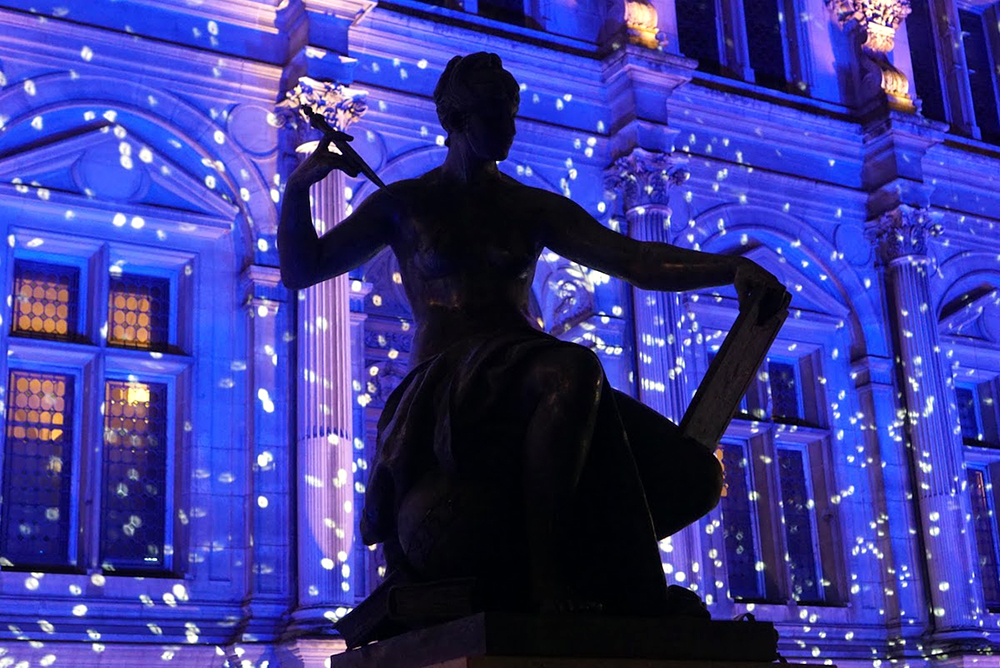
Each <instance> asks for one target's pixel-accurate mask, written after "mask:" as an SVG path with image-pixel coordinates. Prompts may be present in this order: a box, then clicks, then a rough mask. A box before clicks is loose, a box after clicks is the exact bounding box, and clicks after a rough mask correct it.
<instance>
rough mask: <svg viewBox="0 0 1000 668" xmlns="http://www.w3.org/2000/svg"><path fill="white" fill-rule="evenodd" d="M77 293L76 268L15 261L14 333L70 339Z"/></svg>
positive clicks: (73, 327) (73, 326)
mask: <svg viewBox="0 0 1000 668" xmlns="http://www.w3.org/2000/svg"><path fill="white" fill-rule="evenodd" d="M79 295H80V270H79V269H78V268H76V267H69V266H63V265H57V264H47V263H42V262H32V261H28V260H16V261H15V263H14V304H13V310H14V313H13V326H12V327H13V331H14V333H16V334H28V335H32V336H40V337H45V338H54V339H70V338H73V337H74V335H75V334H76V321H77V305H78V302H79Z"/></svg>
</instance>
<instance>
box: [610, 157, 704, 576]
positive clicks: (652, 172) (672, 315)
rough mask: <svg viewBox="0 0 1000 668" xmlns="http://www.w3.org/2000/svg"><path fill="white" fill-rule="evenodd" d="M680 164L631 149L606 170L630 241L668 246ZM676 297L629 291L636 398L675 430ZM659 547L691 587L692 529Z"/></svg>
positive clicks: (696, 546)
mask: <svg viewBox="0 0 1000 668" xmlns="http://www.w3.org/2000/svg"><path fill="white" fill-rule="evenodd" d="M686 163H687V159H686V158H684V157H682V156H678V155H671V154H668V153H660V152H653V151H646V150H644V149H641V148H636V149H634V150H633V151H632V152H630V153H629V154H627V155H625V156H623V157H621V158H618V159H617V160H615V162H614V163H613V164H612V165H611V167H609V168H608V173H607V177H606V185H607V187H608V189H609V190H613V191H614V192H616V193H617V196H618V197H619V198H621V200H622V206H623V209H624V213H625V220H626V223H627V227H628V235H629V236H630V237H632V238H633V239H636V240H638V241H645V242H658V243H669V242H670V240H671V237H672V236H673V235H672V234H671V229H670V227H671V220H670V213H671V211H670V191H671V190H672V189H673V188H674V187H675V186H677V185H679V184H681V183H683V182H684V181H685V180H686V179H687V177H688V172H687V171H685V169H684V168H683V166H684V165H685V164H686ZM681 297H682V295H681V294H680V293H676V292H659V291H653V290H640V289H639V288H632V311H633V318H634V324H635V329H634V331H635V351H636V379H635V380H636V387H637V388H638V398H639V400H640V401H641V402H642V403H644V404H645V405H647V406H649V407H650V408H652V409H653V410H655V411H656V412H657V413H660V414H661V415H663V416H665V417H667V418H669V419H670V420H672V421H673V422H674V423H675V424H676V423H679V422H680V420H681V418H682V417H683V415H684V410H685V408H686V407H687V403H688V399H689V397H690V396H691V390H693V389H694V388H692V387H690V386H689V383H688V376H689V374H688V373H686V371H685V355H684V350H683V347H682V346H681V342H680V340H681V338H682V337H681V331H682V327H683V324H684V317H683V314H684V310H683V306H682V303H681ZM664 447H669V444H664ZM661 547H662V549H663V551H664V552H665V553H666V555H668V556H666V561H669V562H670V563H671V564H672V565H673V566H674V572H675V573H679V572H684V573H685V581H684V582H683V584H684V585H685V586H690V585H691V584H695V585H697V584H698V582H697V580H698V575H697V574H695V573H689V572H688V571H689V570H690V564H692V563H694V562H698V561H700V554H701V550H700V536H699V535H698V525H693V526H690V527H688V528H686V529H683V530H682V531H680V532H678V533H677V534H675V535H673V536H671V537H669V538H668V539H667V540H666V541H664V544H663V545H662V546H661ZM700 572H701V570H700V569H699V573H700Z"/></svg>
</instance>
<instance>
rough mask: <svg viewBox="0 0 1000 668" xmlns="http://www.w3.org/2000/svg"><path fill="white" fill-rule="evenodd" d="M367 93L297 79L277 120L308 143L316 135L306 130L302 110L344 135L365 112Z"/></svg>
mask: <svg viewBox="0 0 1000 668" xmlns="http://www.w3.org/2000/svg"><path fill="white" fill-rule="evenodd" d="M367 97H368V91H364V90H360V89H357V88H349V87H347V86H343V85H341V84H337V83H333V82H330V81H317V80H316V79H311V78H310V77H299V82H298V83H297V84H296V85H295V87H294V88H292V89H291V90H290V91H288V92H286V93H285V99H284V100H282V101H281V102H279V103H278V104H277V108H278V115H279V118H281V119H283V120H284V122H285V123H286V124H290V127H291V128H292V129H294V130H295V131H296V132H297V133H298V135H299V137H298V138H299V139H301V140H303V141H307V140H308V139H310V138H312V139H315V138H316V137H315V136H313V137H310V135H318V133H316V132H315V131H314V130H312V129H311V128H310V126H309V120H308V118H307V117H306V114H305V112H304V111H303V108H305V107H308V108H310V109H312V110H313V111H314V112H316V113H317V114H320V115H321V116H323V118H325V119H326V121H327V122H328V123H329V124H330V125H331V126H333V128H334V129H335V130H340V131H341V132H347V129H348V128H349V127H350V126H351V124H352V123H354V122H355V121H357V120H358V119H360V118H361V117H362V116H363V115H364V114H365V112H366V111H368V103H367Z"/></svg>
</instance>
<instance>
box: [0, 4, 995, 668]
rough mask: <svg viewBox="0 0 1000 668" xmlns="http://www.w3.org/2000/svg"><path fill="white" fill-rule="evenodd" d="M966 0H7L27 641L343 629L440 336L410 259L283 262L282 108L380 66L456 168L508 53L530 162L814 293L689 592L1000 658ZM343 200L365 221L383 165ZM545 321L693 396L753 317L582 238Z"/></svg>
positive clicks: (212, 653) (542, 282) (3, 385)
mask: <svg viewBox="0 0 1000 668" xmlns="http://www.w3.org/2000/svg"><path fill="white" fill-rule="evenodd" d="M515 4H516V3H515ZM628 4H636V5H637V6H636V7H631V8H629V7H627V5H628ZM960 4H961V9H959V8H956V7H952V6H951V5H948V3H937V2H924V1H923V0H921V1H919V2H918V0H850V1H837V2H834V1H833V0H796V1H795V2H776V3H771V2H757V3H743V5H742V6H741V10H742V11H743V14H740V15H738V16H735V18H733V17H729V15H728V14H727V15H726V16H720V15H716V11H715V10H716V7H714V6H713V5H711V3H709V4H705V3H700V2H691V3H687V2H683V3H681V2H674V1H673V0H663V1H662V2H654V3H652V4H649V3H642V2H639V1H638V0H629V3H603V2H601V3H598V2H593V1H585V2H575V3H571V2H568V1H563V0H549V1H546V2H543V3H541V4H539V3H525V4H524V6H523V7H521V6H520V5H517V6H515V5H511V4H510V3H507V2H505V3H499V4H498V3H483V2H480V3H476V2H474V1H473V2H469V1H467V2H457V3H426V2H420V1H419V0H399V1H398V2H397V3H394V5H398V6H394V7H389V6H374V5H373V6H361V5H358V7H357V8H354V7H353V5H350V6H348V5H344V6H343V7H338V8H337V9H335V10H334V9H330V10H327V9H322V10H321V9H319V8H317V7H314V6H313V5H312V4H311V3H308V2H301V1H300V0H283V1H282V2H280V3H254V2H247V3H226V2H222V1H221V0H205V1H204V2H200V3H197V6H195V5H194V4H184V3H180V4H178V3H168V2H159V1H158V0H143V1H138V0H135V1H132V0H129V1H120V2H115V3H113V4H111V3H102V2H67V1H66V0H60V1H58V2H57V1H56V0H40V1H38V0H32V2H28V1H27V0H9V1H8V2H6V3H5V4H4V7H3V8H0V37H2V39H0V212H2V214H3V215H2V216H0V226H2V228H3V230H2V234H0V238H3V239H5V240H6V241H7V243H6V244H5V246H4V253H3V255H2V256H0V288H2V289H3V290H4V291H5V292H6V294H7V299H6V300H5V301H4V302H3V303H4V304H5V307H4V308H3V309H0V347H2V348H3V350H5V351H6V352H5V354H4V355H2V356H0V366H2V368H0V379H2V382H0V413H2V414H3V416H4V419H5V427H4V429H3V430H2V434H3V437H2V447H0V472H2V475H3V479H2V480H0V489H2V494H3V498H2V511H0V609H2V610H3V612H2V613H0V622H2V623H0V666H16V667H20V666H33V665H40V666H60V665H81V666H82V665H131V664H139V663H142V664H143V665H145V664H154V663H168V664H170V665H191V666H206V665H213V666H223V665H228V666H241V667H254V668H274V667H275V666H286V665H288V666H300V665H307V666H313V665H316V666H319V665H322V661H323V659H322V657H323V656H325V655H328V654H330V653H332V652H334V651H338V649H339V648H340V647H342V645H341V644H339V641H338V640H337V639H336V638H330V637H323V636H322V635H321V634H320V633H319V631H321V630H322V629H324V628H327V627H328V625H329V623H330V621H331V620H334V619H337V618H339V617H340V616H342V615H343V614H345V613H346V612H347V611H348V610H349V609H351V608H352V607H353V606H354V605H355V604H356V603H357V602H358V601H359V600H360V599H361V598H363V597H364V595H365V594H366V593H367V592H368V591H370V590H371V589H372V588H373V587H374V586H375V585H376V584H377V582H378V580H379V577H380V576H381V575H382V574H383V573H384V561H383V559H382V556H381V554H380V552H379V551H378V550H369V549H368V548H365V547H364V546H362V545H360V544H359V541H356V540H354V536H355V535H356V531H355V523H356V521H357V520H356V516H357V513H356V512H355V511H356V509H357V508H358V507H359V504H360V503H361V501H362V499H363V493H364V489H365V488H364V486H365V483H366V471H367V467H368V461H369V460H370V458H371V455H372V451H371V448H372V447H373V444H374V438H373V435H374V429H375V421H376V420H377V417H378V414H379V411H380V409H381V407H382V406H383V405H384V402H385V399H386V397H387V396H388V394H389V393H390V392H391V391H392V389H393V388H394V387H395V384H396V383H398V382H399V380H400V379H401V378H402V377H403V376H404V375H405V373H406V369H407V365H408V359H409V353H410V348H411V346H412V336H413V323H412V317H411V314H410V311H409V307H408V305H407V303H406V299H405V295H404V293H403V291H402V286H401V278H400V274H399V271H398V267H397V266H396V265H395V260H394V258H393V257H392V256H391V255H389V254H383V255H381V256H378V257H376V258H374V259H373V260H372V261H371V262H369V263H368V264H367V265H365V266H364V267H363V268H361V269H359V270H358V271H357V272H355V273H353V274H352V275H351V276H350V277H346V278H344V279H342V280H341V281H340V282H337V281H331V282H329V283H328V287H327V288H324V290H326V291H325V292H322V293H307V292H306V291H300V292H293V291H289V290H287V289H285V288H284V287H283V286H282V284H281V282H280V279H279V277H278V272H277V253H276V246H275V230H276V226H277V215H276V212H277V206H278V205H280V202H281V198H282V194H283V189H284V178H285V176H286V175H287V174H288V173H289V172H290V170H291V167H292V165H294V161H295V160H296V159H297V158H296V156H295V147H296V145H297V142H298V140H299V139H300V138H299V137H297V136H296V135H295V132H294V131H293V130H292V128H290V127H289V124H288V120H287V115H285V114H283V113H282V111H281V109H280V108H278V107H277V103H278V102H279V101H280V100H282V99H284V94H285V92H286V91H288V90H290V89H291V88H292V87H293V86H294V85H295V84H296V83H297V82H298V81H299V80H300V78H301V77H308V78H311V79H313V80H316V81H332V82H337V83H341V84H345V85H350V86H351V87H352V89H356V90H358V91H365V92H367V106H368V111H367V113H366V114H365V115H364V116H363V117H361V118H358V119H354V120H353V125H352V127H351V130H350V131H351V133H352V134H354V135H355V137H356V140H355V142H354V146H355V148H356V150H358V152H359V153H360V154H361V155H362V156H363V157H364V158H365V160H366V161H367V162H368V163H369V164H370V165H372V167H374V168H375V169H376V170H377V171H378V173H379V174H380V175H381V177H382V178H383V179H384V180H385V181H387V182H392V181H396V180H399V179H402V178H408V177H412V176H415V175H418V174H421V173H423V172H425V171H427V170H428V169H430V168H431V167H433V166H436V165H437V164H439V163H440V161H441V160H442V159H443V157H444V153H445V148H444V141H445V137H444V133H443V131H442V130H441V128H440V127H439V126H438V124H437V120H436V117H435V114H434V110H433V107H432V105H431V103H430V101H429V96H430V92H431V90H432V89H433V86H434V83H435V82H436V80H437V77H438V76H439V75H440V72H441V70H442V69H443V67H444V64H445V62H446V61H447V60H448V58H449V57H450V56H451V55H453V54H455V53H467V52H471V51H478V50H488V51H495V52H497V53H499V54H500V55H501V56H502V57H503V59H504V62H505V64H506V65H507V66H508V68H509V69H511V70H512V71H513V72H514V73H515V75H516V76H517V78H518V80H519V81H520V82H522V83H521V88H522V90H521V99H522V104H521V110H520V114H519V119H518V132H519V134H518V137H517V139H516V140H515V144H514V149H513V151H512V152H511V156H510V158H509V159H508V160H507V161H505V162H504V163H502V164H501V169H502V170H504V171H505V173H507V174H509V175H510V176H512V177H514V178H517V179H518V180H520V181H521V182H523V183H526V184H528V185H532V186H536V187H541V188H546V189H548V190H551V191H553V192H559V193H562V194H564V195H565V196H567V197H571V198H573V199H574V200H575V201H577V202H578V203H579V204H580V205H581V206H583V207H584V208H585V209H586V210H587V211H589V212H590V213H591V214H592V215H594V216H595V217H596V218H597V219H598V220H600V221H601V222H602V223H603V224H605V225H606V226H608V227H609V228H610V229H613V230H615V231H618V232H621V233H623V234H629V235H632V236H634V237H636V238H641V239H649V240H661V241H667V242H670V243H675V244H678V245H681V246H684V247H687V248H694V249H700V250H707V251H712V252H720V253H738V254H741V255H745V256H747V257H749V258H751V259H753V260H755V261H756V262H758V263H760V264H761V265H763V266H764V267H766V268H768V269H769V270H771V271H772V272H774V273H775V274H776V275H778V276H779V277H780V278H781V279H782V280H783V281H784V282H785V283H786V285H787V286H788V288H789V290H790V291H791V292H792V294H793V301H792V310H791V315H790V317H789V320H788V323H787V325H786V326H785V328H784V329H783V330H782V333H781V336H780V338H779V339H778V340H777V341H776V343H775V345H774V347H773V348H772V352H771V359H770V362H769V364H768V365H766V366H765V367H764V368H762V369H761V370H760V371H759V375H758V382H756V383H754V384H753V385H751V388H750V389H749V390H748V393H747V398H746V404H745V407H744V409H742V410H741V413H740V414H739V415H738V416H737V417H736V419H734V421H733V423H732V425H731V428H730V430H729V431H728V432H727V434H726V437H725V439H724V442H723V446H722V448H721V449H720V451H719V455H720V457H721V459H722V461H723V462H724V464H725V468H726V479H727V496H726V497H725V498H724V500H723V502H722V503H721V504H720V507H719V508H717V509H715V510H713V511H712V512H711V513H709V514H708V515H707V516H706V517H705V518H703V519H702V520H700V521H699V522H697V523H696V524H694V525H692V526H691V527H689V528H687V529H685V530H683V531H681V532H679V533H678V534H675V535H674V536H671V537H670V538H667V539H665V540H664V541H663V542H662V543H661V546H660V547H661V552H662V560H663V570H664V574H665V577H666V578H667V579H668V580H669V581H670V582H671V583H676V584H682V585H684V586H687V587H689V588H690V589H692V590H693V591H695V592H697V593H698V594H699V595H701V596H702V597H703V598H704V600H705V601H706V603H707V604H708V607H709V610H711V612H712V614H713V617H715V618H717V619H728V618H732V617H735V616H738V615H740V614H743V613H746V612H750V613H752V614H754V615H756V616H757V617H758V618H760V619H767V620H771V621H774V623H775V624H776V626H777V628H778V629H779V632H780V633H781V642H780V650H781V652H782V654H783V655H784V656H786V657H788V658H789V659H790V660H792V661H804V662H810V663H816V664H820V663H822V664H837V665H840V666H872V667H873V668H883V666H888V665H890V664H891V665H897V666H901V667H902V666H905V667H907V668H909V667H911V666H912V667H913V668H917V667H918V666H926V665H928V664H929V663H930V662H931V661H933V660H938V659H941V658H944V657H950V658H952V659H955V660H961V661H963V662H968V661H971V662H979V663H984V664H985V663H987V662H989V661H995V659H993V658H992V657H991V656H989V655H992V654H994V648H995V647H996V646H997V644H998V643H1000V607H998V606H1000V602H998V596H1000V594H998V592H1000V581H998V576H997V568H998V567H997V563H998V559H1000V530H998V526H997V518H996V508H997V496H996V495H997V491H996V489H997V488H996V487H995V486H994V482H995V481H996V477H997V476H1000V473H998V471H1000V469H998V468H997V467H998V466H1000V426H998V425H1000V415H998V412H997V400H998V398H1000V394H998V393H1000V385H998V379H1000V298H998V296H997V288H998V286H1000V236H998V235H997V232H996V230H997V228H996V227H995V226H996V224H997V222H998V216H997V212H998V211H1000V196H998V195H997V193H998V192H1000V189H998V188H997V174H1000V168H998V165H1000V162H998V161H1000V154H998V150H997V146H996V143H995V142H996V108H997V104H996V96H997V95H998V91H1000V86H998V74H997V72H998V68H997V66H998V65H1000V62H998V60H997V57H998V56H997V53H998V51H997V49H992V47H989V45H990V44H994V45H995V44H996V43H997V40H998V39H1000V27H998V26H1000V22H998V18H1000V17H998V6H997V3H989V2H985V3H960ZM605 5H607V6H605ZM638 5H643V6H642V7H638ZM647 5H648V7H647ZM737 5H739V3H737ZM946 5H947V6H946ZM733 6H734V7H735V6H736V5H733ZM650 8H652V9H650ZM730 9H731V8H730ZM911 10H912V11H911ZM932 10H937V13H935V12H934V11H932ZM727 11H728V10H727ZM737 14H739V13H737ZM625 17H633V19H635V20H639V19H638V18H635V17H642V19H641V20H642V21H644V23H643V25H635V26H633V25H622V24H623V22H625V21H626V18H625ZM724 19H725V20H724ZM629 20H632V19H629ZM651 21H652V22H654V24H651V23H650V22H651ZM940 21H944V22H945V23H946V24H947V26H950V28H948V29H949V30H952V31H953V32H955V34H959V32H961V33H962V37H961V39H960V40H959V41H958V42H955V43H954V44H952V43H942V42H941V40H942V39H943V38H942V37H941V35H945V34H950V33H948V31H947V30H944V29H943V28H941V26H938V28H937V29H933V28H934V26H935V25H938V24H937V23H935V22H940ZM655 22H658V23H655ZM306 28H308V29H306ZM653 28H655V30H654V29H653ZM862 30H866V32H864V34H862V33H860V32H857V31H862ZM629 31H631V32H629ZM639 34H641V35H642V42H641V43H636V41H635V40H632V41H630V40H631V39H632V38H631V37H630V35H639ZM863 38H864V39H863ZM866 40H867V41H866ZM991 95H992V97H990V96H991ZM991 102H992V106H991ZM921 103H922V107H921ZM630 156H632V157H634V158H635V159H636V160H635V161H634V162H633V163H632V166H630V167H628V168H625V169H622V170H619V171H615V170H610V171H609V170H608V166H609V165H612V164H619V163H615V160H616V159H618V158H622V157H626V158H627V157H630ZM657 156H659V157H657ZM657 160H661V162H656V161H657ZM662 160H667V162H668V163H669V164H667V163H665V162H662ZM644 165H645V166H644ZM651 165H652V166H651ZM330 184H331V185H330V187H329V188H328V189H326V190H319V191H316V192H315V193H314V196H313V197H314V205H315V206H316V207H317V208H316V210H317V211H320V212H321V213H322V215H321V216H317V218H318V219H322V220H320V222H321V224H322V225H326V226H329V225H333V224H335V223H336V221H337V220H338V219H339V218H340V217H342V216H343V215H347V214H349V213H350V212H351V211H352V210H353V207H356V206H357V205H358V204H359V203H360V202H362V201H363V200H364V198H365V197H367V195H368V194H369V193H370V192H371V191H372V186H371V184H369V183H367V182H366V181H364V180H361V179H349V178H343V177H341V178H338V179H331V180H330ZM609 184H617V185H609ZM317 295H320V296H317ZM532 308H533V316H534V317H535V318H536V319H537V321H538V323H539V324H540V326H541V327H543V328H544V329H545V330H547V331H549V332H551V333H553V334H555V335H557V336H560V337H563V338H565V339H567V340H572V341H576V342H579V343H581V344H583V345H587V346H589V347H591V348H593V349H594V350H595V351H597V352H598V353H599V355H600V357H601V359H602V362H603V363H604V365H605V369H606V371H607V374H608V377H609V378H610V379H611V381H612V383H613V384H614V385H615V386H616V387H617V388H618V389H621V390H623V391H625V392H628V393H630V394H632V395H633V396H637V397H638V398H640V399H641V400H643V401H644V402H645V403H647V404H648V405H650V406H652V407H653V408H655V409H656V410H658V411H660V412H662V413H663V414H665V415H668V416H670V417H672V418H674V419H677V418H679V417H680V414H681V413H682V412H683V408H684V406H686V404H687V401H688V400H689V399H690V396H691V394H692V393H693V391H694V389H695V388H696V387H697V384H698V382H699V381H700V379H701V377H702V375H703V374H704V371H705V369H706V368H707V365H708V362H709V360H710V358H711V356H712V355H713V354H714V353H715V352H716V351H717V350H718V347H719V345H720V344H721V341H722V338H723V337H724V336H725V334H726V332H727V331H728V328H729V326H730V325H731V323H732V322H733V320H734V318H735V314H736V310H737V305H736V299H735V293H734V292H733V291H732V289H731V288H718V289H713V290H706V291H701V292H699V293H686V294H678V295H661V294H657V293H650V292H645V291H641V290H633V289H631V288H630V287H629V286H627V285H624V284H622V283H621V282H620V281H618V280H616V279H614V278H612V277H609V276H607V275H604V274H602V273H600V272H597V271H594V270H592V269H590V268H587V267H582V266H579V265H577V264H574V263H570V262H567V261H566V260H564V259H563V258H561V257H559V256H558V255H556V254H555V253H552V252H550V251H547V250H546V251H544V252H543V253H542V255H541V257H540V259H539V269H538V272H537V274H536V280H535V283H534V285H533V304H532ZM307 315H308V318H307V317H306V316H307ZM300 339H304V340H308V341H309V342H310V343H309V345H314V343H315V342H316V341H321V340H322V341H326V342H327V344H328V345H327V347H326V348H324V350H326V351H328V353H329V354H328V355H326V356H317V357H314V358H309V359H306V358H303V357H302V355H301V354H300V352H298V348H297V347H298V344H299V342H300ZM304 396H308V397H311V398H310V399H309V401H305V400H303V399H302V397H304ZM297 397H298V399H297ZM313 397H314V398H315V401H313V399H312V398H313ZM310 411H311V412H310ZM608 568H614V564H608ZM303 657H312V658H303ZM991 665H992V664H991Z"/></svg>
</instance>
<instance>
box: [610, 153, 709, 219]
mask: <svg viewBox="0 0 1000 668" xmlns="http://www.w3.org/2000/svg"><path fill="white" fill-rule="evenodd" d="M686 163H687V158H684V157H681V156H677V155H673V154H670V153H654V152H651V151H646V150H645V149H641V148H637V149H635V150H634V151H632V152H631V153H630V154H628V155H627V156H623V157H621V158H618V159H617V160H615V161H614V162H613V163H612V164H611V166H610V167H609V168H608V170H607V176H606V177H605V180H604V186H605V188H607V189H608V190H610V191H613V192H615V193H616V194H618V196H621V197H623V198H624V199H623V202H624V205H625V213H628V212H630V211H633V210H636V209H639V208H642V207H649V206H660V207H667V205H668V204H669V203H670V188H671V187H673V186H676V185H680V184H681V183H684V181H686V180H687V179H688V177H689V176H690V173H689V172H688V171H687V170H685V169H684V168H683V165H684V164H686Z"/></svg>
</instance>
